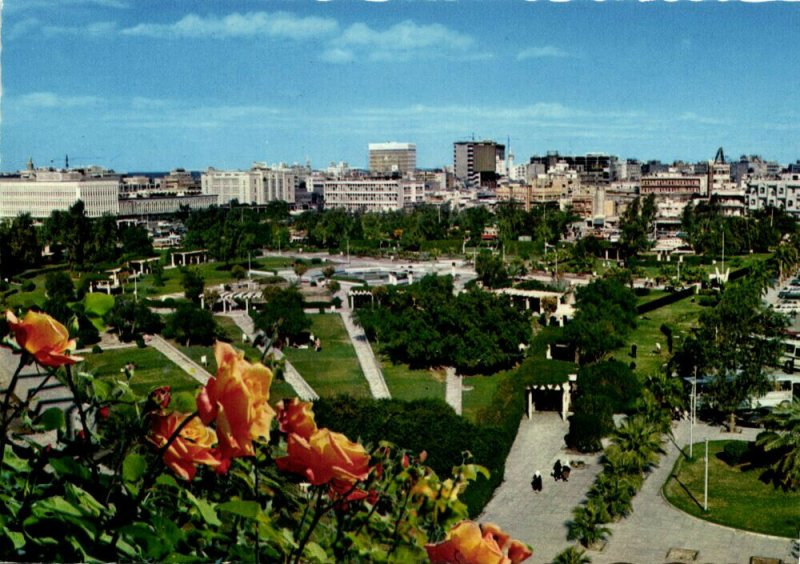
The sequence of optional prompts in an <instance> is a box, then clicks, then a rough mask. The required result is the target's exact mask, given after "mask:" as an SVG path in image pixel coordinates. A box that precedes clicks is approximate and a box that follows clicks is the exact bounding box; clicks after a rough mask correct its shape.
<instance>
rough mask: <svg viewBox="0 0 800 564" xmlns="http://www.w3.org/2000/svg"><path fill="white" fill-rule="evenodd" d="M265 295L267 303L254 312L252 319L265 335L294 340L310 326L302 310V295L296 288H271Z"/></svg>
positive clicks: (309, 321) (309, 320)
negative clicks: (261, 308)
mask: <svg viewBox="0 0 800 564" xmlns="http://www.w3.org/2000/svg"><path fill="white" fill-rule="evenodd" d="M265 297H266V298H267V300H268V301H267V304H266V306H264V309H263V310H262V311H260V312H257V313H256V314H255V316H254V318H253V321H254V323H255V326H256V327H257V328H258V329H261V330H262V331H264V332H265V333H267V335H270V336H271V335H273V334H277V336H278V337H279V338H281V339H289V340H296V339H297V338H298V337H299V336H300V334H301V333H303V332H304V331H306V330H307V329H308V328H309V327H311V319H309V317H308V315H306V313H305V312H304V311H303V304H304V301H303V296H302V295H301V294H300V292H299V291H298V290H297V289H296V288H294V287H289V288H286V289H284V290H272V291H270V292H269V293H267V294H266V295H265Z"/></svg>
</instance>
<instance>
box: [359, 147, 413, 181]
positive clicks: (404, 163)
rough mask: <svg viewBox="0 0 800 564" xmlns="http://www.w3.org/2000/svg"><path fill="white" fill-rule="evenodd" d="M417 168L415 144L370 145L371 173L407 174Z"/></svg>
mask: <svg viewBox="0 0 800 564" xmlns="http://www.w3.org/2000/svg"><path fill="white" fill-rule="evenodd" d="M416 168H417V146H416V145H415V144H414V143H395V142H390V143H370V144H369V171H370V172H373V173H378V174H392V173H399V174H405V173H407V172H414V171H415V170H416Z"/></svg>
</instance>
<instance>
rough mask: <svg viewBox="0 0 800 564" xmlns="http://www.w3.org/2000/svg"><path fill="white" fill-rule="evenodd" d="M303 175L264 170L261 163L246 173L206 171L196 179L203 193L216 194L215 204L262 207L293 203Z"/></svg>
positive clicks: (298, 172) (287, 169)
mask: <svg viewBox="0 0 800 564" xmlns="http://www.w3.org/2000/svg"><path fill="white" fill-rule="evenodd" d="M301 176H302V179H305V174H304V173H302V172H300V171H298V170H297V169H295V168H274V169H273V168H267V167H266V165H263V164H261V163H256V164H254V166H253V168H251V169H250V170H245V171H243V170H215V169H213V168H209V169H208V170H207V171H206V172H204V173H203V175H202V176H201V178H200V183H201V186H202V192H203V194H216V195H217V197H218V204H219V205H221V206H223V205H227V204H228V203H229V202H231V201H233V200H237V201H238V202H239V203H240V204H257V205H261V204H266V203H268V202H274V201H277V200H282V201H284V202H288V203H290V204H293V203H294V201H295V191H296V189H297V186H298V184H299V182H300V180H301Z"/></svg>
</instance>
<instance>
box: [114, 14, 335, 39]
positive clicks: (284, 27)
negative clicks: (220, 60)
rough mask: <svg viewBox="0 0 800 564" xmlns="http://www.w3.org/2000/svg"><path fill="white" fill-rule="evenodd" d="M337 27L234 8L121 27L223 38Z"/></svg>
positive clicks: (318, 32) (320, 32) (322, 32)
mask: <svg viewBox="0 0 800 564" xmlns="http://www.w3.org/2000/svg"><path fill="white" fill-rule="evenodd" d="M338 29H339V24H338V23H337V22H336V20H333V19H330V18H319V17H315V16H309V17H298V16H296V15H294V14H290V13H288V12H274V13H268V12H250V13H245V14H240V13H238V12H234V13H232V14H228V15H227V16H223V17H218V16H198V15H197V14H188V15H186V16H184V17H183V18H181V19H180V20H178V21H177V22H174V23H170V24H155V23H141V24H138V25H136V26H133V27H130V28H127V29H124V30H122V33H123V34H125V35H142V36H148V37H173V38H179V37H193V38H215V39H223V38H230V37H263V36H267V37H283V38H288V39H313V38H315V37H319V36H328V35H330V34H332V33H335V32H336V31H338Z"/></svg>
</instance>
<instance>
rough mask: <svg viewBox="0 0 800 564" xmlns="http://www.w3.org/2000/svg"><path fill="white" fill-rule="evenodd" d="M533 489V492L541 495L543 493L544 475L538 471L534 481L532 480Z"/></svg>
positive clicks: (534, 474) (534, 475) (535, 473)
mask: <svg viewBox="0 0 800 564" xmlns="http://www.w3.org/2000/svg"><path fill="white" fill-rule="evenodd" d="M531 487H532V488H533V491H535V492H536V493H539V492H540V491H542V473H541V472H539V471H538V470H537V471H536V472H534V473H533V479H532V480H531Z"/></svg>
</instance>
